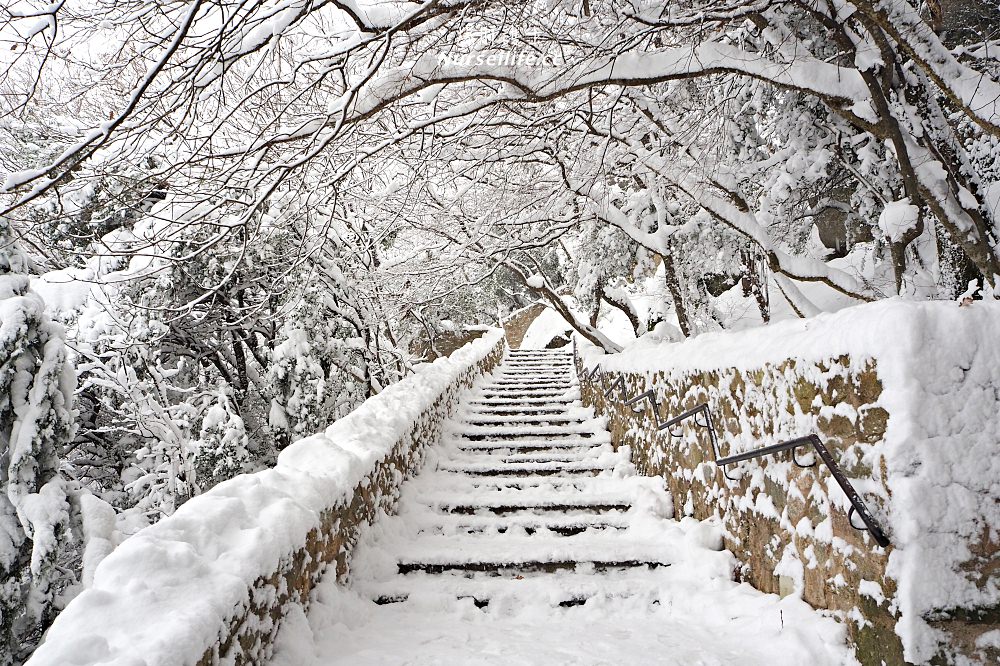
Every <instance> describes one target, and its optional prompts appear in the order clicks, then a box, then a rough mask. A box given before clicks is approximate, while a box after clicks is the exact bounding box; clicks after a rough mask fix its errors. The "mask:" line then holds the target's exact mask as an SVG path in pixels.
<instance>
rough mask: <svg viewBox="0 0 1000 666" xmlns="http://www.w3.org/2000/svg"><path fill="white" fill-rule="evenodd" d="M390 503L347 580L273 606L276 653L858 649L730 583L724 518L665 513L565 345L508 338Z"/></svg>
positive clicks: (346, 658) (748, 654)
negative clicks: (295, 605) (617, 444)
mask: <svg viewBox="0 0 1000 666" xmlns="http://www.w3.org/2000/svg"><path fill="white" fill-rule="evenodd" d="M397 511H398V513H397V514H396V515H394V516H382V517H381V518H380V519H379V520H377V521H376V522H375V524H374V525H372V526H371V527H370V528H369V529H367V530H366V531H365V532H364V533H363V535H362V540H361V541H360V543H359V544H358V546H357V548H356V549H355V551H354V554H353V556H352V560H351V572H350V585H351V588H350V589H344V588H343V587H341V586H339V585H338V584H337V582H336V580H335V577H332V576H328V577H327V578H326V579H324V581H322V582H321V584H320V587H319V589H318V591H317V594H316V595H315V599H314V601H313V602H312V605H311V611H310V613H311V617H310V618H309V619H307V618H305V617H304V616H303V615H301V613H299V614H298V615H296V613H295V612H294V611H293V612H292V613H291V614H290V616H289V617H288V618H287V619H286V621H285V622H284V623H283V625H282V628H281V630H280V633H279V636H278V641H277V643H276V652H275V656H274V659H273V660H272V663H273V664H274V665H275V666H293V665H294V666H330V665H332V664H351V665H352V666H356V665H357V664H375V663H378V664H388V663H413V664H431V663H434V664H439V663H449V664H450V663H455V664H458V663H491V664H509V663H525V664H528V663H530V664H541V663H574V664H597V663H637V664H638V663H650V664H651V663H656V664H676V665H678V666H679V665H680V664H688V663H705V664H720V665H722V664H726V665H729V664H732V665H733V666H735V665H736V664H744V663H789V664H790V663H810V664H813V666H837V665H841V664H843V665H846V664H854V663H856V662H854V661H853V657H852V656H851V655H850V654H849V652H848V651H847V650H846V648H845V646H844V643H845V641H844V630H843V626H842V625H839V624H837V623H836V622H835V621H834V620H833V619H831V618H828V617H823V616H821V615H819V614H818V613H815V612H814V611H812V610H811V609H810V608H809V607H808V606H807V605H806V604H805V603H804V602H802V601H800V600H798V599H795V598H792V597H789V598H786V599H782V600H779V599H778V598H777V596H776V595H764V594H762V593H760V592H758V591H756V590H754V589H753V588H750V587H749V586H747V585H745V584H744V585H738V584H736V583H734V582H732V580H731V576H732V572H733V570H734V568H735V564H736V563H735V560H734V558H733V556H732V555H731V554H730V553H729V552H727V551H723V550H722V549H721V544H722V538H721V533H720V532H719V530H718V529H717V528H715V527H712V526H709V525H707V524H705V523H700V522H698V521H695V520H693V519H691V518H684V519H682V520H680V521H674V520H672V519H671V518H670V516H671V513H672V511H673V505H672V501H671V498H670V496H669V494H668V493H667V491H666V489H665V484H664V482H663V480H662V479H660V478H649V477H641V476H637V475H635V472H634V467H633V466H632V465H631V462H630V461H629V460H628V458H627V455H626V453H625V452H620V451H615V450H614V449H613V447H612V446H611V438H610V435H609V434H608V432H607V430H606V421H605V420H604V419H597V418H594V414H593V412H592V411H591V410H590V409H585V408H583V407H582V406H581V404H580V394H579V389H578V386H577V385H576V380H575V377H574V374H573V369H572V357H571V356H570V355H569V354H567V353H565V352H561V351H531V352H517V351H514V352H510V354H509V356H508V358H507V360H506V361H505V363H504V364H503V365H502V366H501V367H500V368H498V369H497V370H496V371H495V372H494V373H493V375H492V376H490V377H486V378H484V379H483V380H481V381H480V382H479V384H478V385H477V386H475V387H474V388H473V389H472V390H471V391H469V392H468V393H467V394H466V397H465V399H464V401H463V403H462V405H460V408H459V410H458V412H457V413H456V415H455V417H454V418H453V419H452V420H451V421H450V422H449V423H448V424H446V427H445V429H444V434H443V435H442V438H441V441H440V442H439V443H438V445H437V446H436V447H433V448H432V450H431V452H430V454H429V460H428V464H427V466H426V468H425V471H424V472H423V473H421V474H419V475H418V476H416V477H415V478H413V479H411V480H409V481H407V482H406V483H404V484H403V487H402V492H401V496H400V501H399V505H398V507H397ZM760 646H766V648H767V649H766V650H763V651H761V650H760V649H758V648H759V647H760ZM755 656H759V657H761V658H760V659H755ZM765 657H766V658H765Z"/></svg>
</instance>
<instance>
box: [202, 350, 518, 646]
mask: <svg viewBox="0 0 1000 666" xmlns="http://www.w3.org/2000/svg"><path fill="white" fill-rule="evenodd" d="M479 334H480V335H481V334H482V333H481V332H479ZM505 352H506V341H501V342H500V343H498V344H497V345H496V347H495V348H494V349H493V351H492V352H491V353H490V354H489V356H487V357H486V358H485V359H483V360H482V361H481V362H479V363H478V364H477V365H475V366H474V367H472V368H470V369H469V370H468V371H467V372H466V373H465V374H464V376H463V377H462V378H460V379H459V380H458V381H456V382H454V383H453V384H451V386H449V388H448V389H447V391H445V392H444V393H443V394H441V396H440V397H439V398H438V399H437V401H436V402H435V403H434V404H433V406H431V408H430V409H428V410H426V411H425V412H424V413H423V414H422V415H421V417H420V418H419V419H418V420H417V422H416V423H415V424H414V427H413V429H412V430H411V431H410V432H408V433H407V434H406V436H405V437H404V438H403V439H401V440H400V441H398V442H397V443H396V445H395V446H394V447H393V448H392V451H391V453H390V454H389V455H388V456H386V457H385V458H384V459H382V460H380V461H378V462H377V463H376V465H375V468H374V469H373V470H372V471H371V473H369V474H368V475H367V476H366V477H365V478H364V480H363V481H362V482H361V483H360V484H358V486H357V487H356V488H355V489H354V493H353V494H352V496H351V497H350V500H349V501H348V502H344V503H340V504H338V505H336V506H333V507H331V508H330V509H328V510H327V511H325V512H324V513H323V516H322V520H321V525H320V527H318V528H316V529H314V530H312V531H311V532H310V533H309V535H308V538H307V540H306V543H305V544H303V546H302V547H301V548H300V549H299V550H297V551H296V552H295V553H294V554H293V555H291V556H290V557H289V558H287V559H286V560H285V561H284V562H282V565H281V566H280V567H279V569H278V570H276V571H274V572H271V573H270V574H268V575H265V576H261V577H260V578H259V579H258V580H257V583H256V584H255V585H254V589H253V590H252V591H251V595H250V603H249V604H248V605H247V606H245V607H243V608H239V609H236V612H235V613H234V615H233V618H232V619H231V621H230V622H229V623H228V625H227V626H226V627H224V629H223V631H222V632H221V633H220V635H219V642H218V644H217V645H215V646H213V647H212V648H210V649H209V650H207V651H206V652H205V655H204V656H203V657H202V659H201V660H200V661H199V662H198V666H212V665H214V664H219V663H227V664H234V666H243V665H244V664H264V663H266V662H267V660H268V658H269V657H270V654H271V648H272V645H273V642H274V638H275V636H276V635H277V632H278V629H279V627H280V623H281V619H282V618H283V617H284V615H285V614H286V613H287V611H288V608H289V606H290V605H292V604H298V605H300V606H304V607H308V604H309V598H310V593H311V592H312V590H313V588H314V587H315V586H316V584H317V583H319V581H320V580H321V579H322V578H323V576H325V575H336V576H337V578H338V580H343V579H344V577H345V576H346V575H347V573H348V571H349V569H350V558H351V551H352V549H353V548H354V545H355V544H356V543H357V541H358V537H359V534H360V531H361V529H362V528H363V527H364V526H366V525H369V524H371V522H372V520H374V518H375V517H376V516H377V515H378V514H379V512H380V511H384V512H385V513H392V512H393V511H394V510H395V507H396V503H397V500H398V499H399V488H400V485H401V484H402V482H403V481H404V480H406V479H407V478H409V477H410V476H412V475H413V473H414V472H416V471H417V470H419V468H420V466H421V463H422V461H423V459H424V453H425V451H426V448H427V447H428V446H429V445H432V444H434V443H436V442H437V441H438V440H439V439H440V437H441V426H442V424H443V422H444V421H445V420H446V419H447V417H448V416H449V415H450V414H451V413H452V411H453V408H454V406H455V404H456V402H457V399H458V395H459V394H460V393H461V392H462V391H463V390H465V389H466V388H468V387H469V386H471V385H472V383H473V382H474V381H475V379H476V378H478V377H479V376H481V375H483V374H485V373H488V372H490V371H492V369H493V368H494V367H496V366H497V365H498V364H499V363H500V361H501V360H502V358H503V355H504V353H505Z"/></svg>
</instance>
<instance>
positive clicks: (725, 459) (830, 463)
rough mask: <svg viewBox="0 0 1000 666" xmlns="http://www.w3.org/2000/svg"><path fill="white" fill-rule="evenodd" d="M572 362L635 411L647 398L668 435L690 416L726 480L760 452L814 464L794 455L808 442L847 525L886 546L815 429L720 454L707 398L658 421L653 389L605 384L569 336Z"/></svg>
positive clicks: (579, 372) (621, 380) (658, 424)
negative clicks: (839, 495)
mask: <svg viewBox="0 0 1000 666" xmlns="http://www.w3.org/2000/svg"><path fill="white" fill-rule="evenodd" d="M573 364H574V367H575V369H576V373H577V377H578V378H580V379H581V380H585V381H588V382H590V383H594V382H596V381H597V380H598V379H599V380H600V382H601V387H602V388H603V395H604V397H605V398H610V397H611V396H612V395H613V394H614V392H615V389H619V391H620V392H621V400H620V402H621V404H622V406H624V407H630V408H632V411H633V412H635V413H636V414H640V413H642V411H643V410H642V409H638V410H637V409H635V405H637V404H638V403H640V402H641V401H642V400H648V401H649V405H650V408H651V410H652V417H653V423H654V424H655V426H656V430H658V431H663V430H666V431H667V433H668V434H669V435H670V436H671V437H679V436H681V434H680V433H675V432H673V431H672V430H670V428H672V427H673V426H675V425H677V424H679V423H681V422H683V421H686V420H688V419H692V418H693V419H694V423H695V424H696V425H698V426H700V427H702V428H705V429H707V430H708V433H709V438H710V440H711V443H712V457H713V462H714V463H715V465H716V467H717V468H718V469H719V470H721V471H722V475H723V476H725V477H726V478H727V479H729V480H730V481H738V480H739V479H738V478H733V477H731V476H729V474H728V473H727V472H726V467H727V466H729V465H734V464H736V463H739V462H743V461H745V460H752V459H754V458H762V457H764V456H769V455H773V454H775V453H781V452H783V451H791V452H792V462H794V463H795V464H796V465H798V466H799V467H815V466H816V463H815V462H813V463H811V464H803V463H800V462H799V460H798V458H796V457H795V452H796V451H797V450H798V449H799V448H801V447H804V446H812V448H813V450H815V451H816V453H817V454H818V455H819V458H820V460H822V461H823V464H824V465H826V467H827V469H829V470H830V474H831V475H832V476H833V478H834V480H835V481H836V482H837V485H839V486H840V489H841V490H843V491H844V495H846V496H847V499H848V501H849V502H850V503H851V509H850V512H849V513H848V515H847V519H848V522H849V523H850V525H851V527H853V528H854V529H856V530H863V531H867V532H868V533H869V534H871V536H872V539H874V540H875V543H877V544H878V545H879V546H881V547H883V548H885V547H887V546H888V545H889V544H890V541H889V537H887V536H886V534H885V532H884V531H883V530H882V527H881V526H880V525H879V523H878V520H876V519H875V516H874V515H873V514H872V512H871V510H870V509H869V508H868V505H867V504H865V501H864V500H863V499H862V498H861V495H860V494H859V493H858V491H857V490H856V489H855V488H854V485H853V484H852V483H851V482H850V480H849V479H848V478H847V476H846V475H845V474H844V471H843V470H842V469H841V468H840V465H838V464H837V461H836V460H834V459H833V456H832V455H831V454H830V451H829V449H827V448H826V446H825V445H824V444H823V441H822V440H821V439H820V438H819V436H818V435H816V434H815V433H813V434H809V435H805V436H803V437H796V438H794V439H790V440H787V441H784V442H779V443H777V444H771V445H769V446H764V447H761V448H759V449H754V450H752V451H746V452H743V453H737V454H733V455H730V456H722V455H721V453H720V450H719V443H718V436H717V435H716V431H715V426H714V424H713V423H712V412H711V408H710V407H709V405H708V403H707V402H703V403H701V404H699V405H698V406H697V407H694V408H693V409H689V410H687V411H685V412H683V413H681V414H678V415H677V416H674V417H673V418H668V419H667V420H665V421H660V409H659V405H657V402H656V392H655V389H650V390H648V391H644V392H642V393H639V394H638V395H634V396H629V395H628V392H627V390H626V386H625V379H624V377H620V376H619V377H618V379H617V380H615V381H613V382H612V383H611V386H610V387H609V386H608V384H607V378H606V376H605V373H604V372H603V371H602V370H601V366H600V365H595V366H594V367H593V368H591V369H590V370H587V368H586V367H584V366H583V363H582V362H581V361H580V359H579V356H578V354H577V352H576V339H574V340H573ZM699 415H701V416H703V417H704V419H705V420H704V421H703V422H700V421H698V418H697V417H698V416H699ZM855 513H856V514H858V515H859V516H861V520H862V522H864V525H863V526H859V525H855V524H854V521H853V520H851V518H852V517H853V515H854V514H855Z"/></svg>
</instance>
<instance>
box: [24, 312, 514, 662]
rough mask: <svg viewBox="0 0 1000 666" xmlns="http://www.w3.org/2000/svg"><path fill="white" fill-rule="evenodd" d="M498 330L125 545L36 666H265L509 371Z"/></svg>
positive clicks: (58, 623)
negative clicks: (379, 519) (462, 410)
mask: <svg viewBox="0 0 1000 666" xmlns="http://www.w3.org/2000/svg"><path fill="white" fill-rule="evenodd" d="M505 351H506V339H505V338H504V334H503V331H502V330H500V329H489V330H488V331H486V332H485V333H484V334H483V335H482V336H481V337H480V338H479V339H477V340H475V341H473V342H471V343H469V344H467V345H466V346H465V347H463V348H461V349H459V350H458V351H456V352H455V353H454V354H452V355H451V356H449V357H447V358H440V359H437V360H436V361H434V362H433V363H430V364H427V365H425V366H422V367H420V368H419V369H418V370H417V371H416V373H414V374H413V375H410V376H408V377H406V378H404V379H402V380H401V381H399V382H397V383H396V384H393V385H391V386H389V387H387V388H386V389H384V390H383V391H382V392H381V393H380V394H379V395H377V396H374V397H372V398H369V399H368V400H367V401H366V402H365V403H364V404H362V405H361V406H360V407H358V408H357V409H356V410H355V411H354V412H352V413H351V414H349V415H348V416H346V417H344V418H342V419H340V420H338V421H336V422H335V423H333V424H332V425H330V427H328V428H327V429H326V431H324V432H322V433H318V434H315V435H312V436H310V437H306V438H304V439H302V440H299V441H298V442H295V443H294V444H292V445H291V446H289V447H288V448H287V449H285V450H284V451H282V452H281V454H280V455H279V457H278V462H277V465H276V466H275V467H273V468H271V469H268V470H264V471H261V472H257V473H255V474H245V475H241V476H238V477H236V478H234V479H231V480H229V481H226V482H224V483H221V484H219V485H218V486H216V487H215V488H212V489H211V490H210V491H208V492H206V493H205V494H203V495H200V496H198V497H195V498H193V499H191V500H189V501H188V502H187V503H186V504H184V505H183V506H182V507H181V508H180V509H179V510H178V511H177V512H176V513H175V514H173V515H172V516H170V517H168V518H165V519H163V520H161V521H160V522H159V523H157V524H155V525H152V526H150V527H148V528H146V529H144V530H142V531H140V532H139V533H138V534H136V535H135V536H133V537H131V538H129V539H127V540H126V541H125V542H124V543H123V544H122V545H121V546H119V547H118V549H116V550H115V551H114V552H113V553H111V554H110V555H109V556H108V557H107V558H106V559H105V560H104V561H103V562H101V564H100V565H99V566H98V567H97V570H96V572H95V575H94V582H93V585H92V586H91V587H90V588H88V589H87V590H84V591H83V592H82V593H80V595H79V596H77V597H76V599H74V600H73V601H72V602H71V603H70V604H69V605H68V606H67V607H66V609H65V610H64V611H63V612H62V613H61V614H60V615H59V617H57V618H56V620H55V622H54V624H53V625H52V627H51V628H50V629H49V631H48V633H47V634H46V637H45V640H44V642H43V643H42V645H41V646H40V647H39V648H38V650H37V651H36V652H35V654H34V655H33V656H32V658H31V660H30V661H29V662H28V663H29V664H30V665H31V666H50V665H51V666H64V665H65V664H77V665H79V666H84V665H94V666H97V665H98V664H101V665H102V666H110V665H112V664H114V665H118V666H123V665H125V664H145V665H147V666H168V665H170V666H195V665H196V664H197V665H201V664H214V663H220V661H221V662H225V663H230V662H232V663H262V662H263V661H265V660H266V659H267V657H268V656H269V654H270V651H271V645H272V641H273V639H274V636H275V634H276V633H277V630H278V626H279V625H280V623H281V620H282V618H283V617H284V616H285V614H286V612H287V611H288V609H289V608H291V607H292V606H293V605H296V604H301V605H305V604H307V603H308V601H309V597H310V592H311V590H312V588H313V587H314V585H315V584H316V583H317V582H318V581H319V579H320V578H321V577H322V576H323V575H324V573H326V572H330V574H331V575H337V576H342V575H343V574H345V573H346V572H347V570H348V564H349V558H350V553H351V549H352V547H353V545H354V544H355V543H356V541H357V538H358V534H359V531H360V529H361V528H362V527H363V526H364V525H365V524H367V523H369V522H370V521H371V520H372V519H373V518H374V517H375V516H376V515H377V514H378V513H379V511H387V512H389V511H392V510H393V509H394V507H395V502H396V498H397V496H398V489H399V485H400V484H401V483H402V481H403V480H404V479H405V478H406V477H407V476H409V475H410V474H412V473H413V472H414V471H415V470H416V468H417V467H418V466H419V464H420V462H421V461H422V459H423V453H424V449H425V447H426V446H427V445H429V444H433V443H434V442H435V441H437V440H438V439H439V437H440V435H441V426H442V423H443V422H444V421H445V419H446V418H448V416H450V414H451V412H452V411H453V408H454V406H455V405H456V403H457V400H458V396H459V394H460V393H461V392H462V391H463V390H464V389H466V388H468V387H469V386H471V384H472V382H473V381H474V380H475V379H476V378H477V377H479V376H480V375H481V374H483V373H485V372H488V371H489V370H491V369H492V368H493V367H494V366H496V365H497V364H498V363H499V362H500V360H501V359H502V357H503V355H504V353H505Z"/></svg>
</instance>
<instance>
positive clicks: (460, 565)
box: [397, 559, 670, 575]
mask: <svg viewBox="0 0 1000 666" xmlns="http://www.w3.org/2000/svg"><path fill="white" fill-rule="evenodd" d="M397 566H398V567H399V573H401V574H408V573H412V572H414V571H420V572H424V573H430V574H434V573H442V572H445V571H477V572H490V573H493V574H494V575H504V574H507V575H510V574H523V573H528V572H541V571H544V572H553V571H576V570H578V569H579V568H581V567H585V568H586V569H587V570H588V571H597V572H605V571H610V570H615V569H618V570H620V569H632V568H638V567H644V568H646V569H653V568H656V567H667V566H670V564H669V563H668V562H657V561H655V560H626V559H622V560H618V559H610V560H587V561H580V560H577V559H565V560H531V559H524V560H521V561H518V562H494V561H490V560H485V561H481V562H477V561H473V562H419V561H412V562H409V561H408V562H400V563H399V564H398V565H397Z"/></svg>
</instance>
